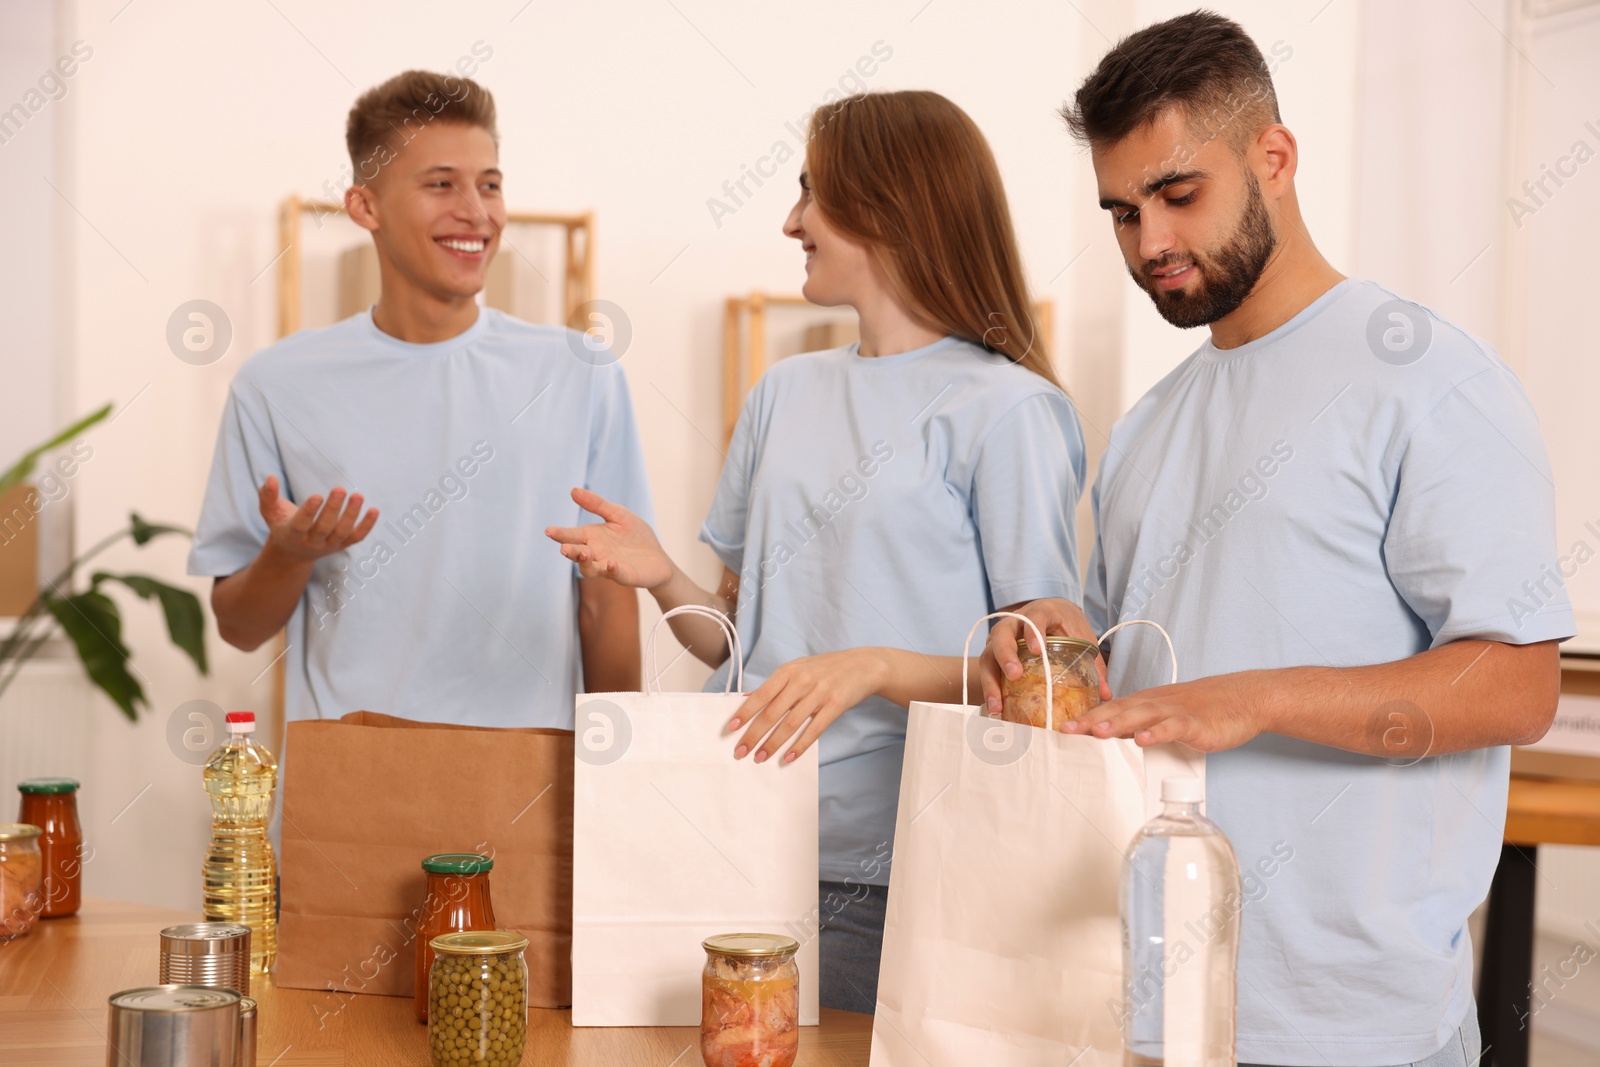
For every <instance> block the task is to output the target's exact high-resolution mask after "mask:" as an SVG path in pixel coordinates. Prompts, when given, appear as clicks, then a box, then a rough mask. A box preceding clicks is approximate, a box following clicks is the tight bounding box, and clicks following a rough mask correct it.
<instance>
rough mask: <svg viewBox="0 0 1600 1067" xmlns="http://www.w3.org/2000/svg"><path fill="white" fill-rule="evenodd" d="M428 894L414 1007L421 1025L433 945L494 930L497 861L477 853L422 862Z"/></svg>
mask: <svg viewBox="0 0 1600 1067" xmlns="http://www.w3.org/2000/svg"><path fill="white" fill-rule="evenodd" d="M422 870H423V872H424V873H426V874H427V876H428V892H427V896H426V899H425V900H424V901H423V904H422V917H421V919H420V920H418V922H417V985H416V990H415V993H414V994H413V997H412V1006H413V1009H414V1010H415V1012H416V1016H417V1022H419V1023H425V1022H427V1021H428V971H429V970H430V968H432V967H433V946H432V945H430V944H429V942H431V941H432V940H433V939H434V938H436V937H438V936H440V935H441V934H453V933H459V932H462V931H465V930H493V929H494V904H493V903H492V902H491V900H490V897H489V872H490V871H492V870H494V860H492V859H490V858H489V857H488V856H484V855H481V854H480V853H477V852H441V853H439V854H438V855H435V856H429V857H428V858H427V859H425V860H423V861H422Z"/></svg>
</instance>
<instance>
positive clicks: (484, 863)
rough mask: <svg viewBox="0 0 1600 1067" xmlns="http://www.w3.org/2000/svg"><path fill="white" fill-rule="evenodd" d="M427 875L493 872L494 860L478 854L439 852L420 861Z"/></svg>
mask: <svg viewBox="0 0 1600 1067" xmlns="http://www.w3.org/2000/svg"><path fill="white" fill-rule="evenodd" d="M422 869H423V870H425V871H427V872H428V873H429V874H483V873H485V872H487V871H492V870H494V860H492V859H490V858H489V857H488V856H485V855H483V854H481V853H478V852H440V853H439V854H437V855H434V856H429V857H427V858H426V859H424V860H423V861H422Z"/></svg>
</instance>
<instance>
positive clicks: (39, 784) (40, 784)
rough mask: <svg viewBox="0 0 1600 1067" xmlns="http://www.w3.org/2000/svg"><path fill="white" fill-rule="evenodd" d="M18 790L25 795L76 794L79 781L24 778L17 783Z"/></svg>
mask: <svg viewBox="0 0 1600 1067" xmlns="http://www.w3.org/2000/svg"><path fill="white" fill-rule="evenodd" d="M17 789H18V790H19V791H20V792H23V793H46V794H49V793H76V792H77V791H78V780H77V779H76V778H24V779H23V780H22V781H20V782H18V783H17Z"/></svg>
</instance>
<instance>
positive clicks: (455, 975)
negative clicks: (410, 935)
mask: <svg viewBox="0 0 1600 1067" xmlns="http://www.w3.org/2000/svg"><path fill="white" fill-rule="evenodd" d="M429 946H430V947H431V948H432V949H433V966H432V967H431V968H430V969H429V971H428V1054H429V1056H430V1057H431V1058H432V1061H433V1067H456V1065H461V1067H465V1065H467V1064H473V1065H475V1067H476V1065H482V1067H516V1065H517V1064H518V1063H521V1062H522V1050H523V1046H524V1045H525V1044H526V1042H527V1037H528V964H527V962H526V961H525V960H524V959H523V956H522V953H523V950H524V949H526V948H527V947H528V939H527V938H525V937H523V936H522V935H521V934H518V933H514V932H512V931H510V930H473V931H467V932H462V933H454V934H441V935H440V936H439V937H436V938H434V939H433V940H432V941H431V942H429Z"/></svg>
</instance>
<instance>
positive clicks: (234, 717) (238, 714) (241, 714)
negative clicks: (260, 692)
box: [227, 711, 256, 722]
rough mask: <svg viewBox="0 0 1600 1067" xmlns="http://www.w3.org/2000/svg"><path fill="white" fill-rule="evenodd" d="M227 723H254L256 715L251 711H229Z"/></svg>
mask: <svg viewBox="0 0 1600 1067" xmlns="http://www.w3.org/2000/svg"><path fill="white" fill-rule="evenodd" d="M227 721H228V722H255V721H256V713H255V712H253V711H230V712H228V716H227Z"/></svg>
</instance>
